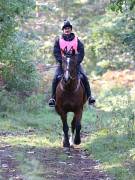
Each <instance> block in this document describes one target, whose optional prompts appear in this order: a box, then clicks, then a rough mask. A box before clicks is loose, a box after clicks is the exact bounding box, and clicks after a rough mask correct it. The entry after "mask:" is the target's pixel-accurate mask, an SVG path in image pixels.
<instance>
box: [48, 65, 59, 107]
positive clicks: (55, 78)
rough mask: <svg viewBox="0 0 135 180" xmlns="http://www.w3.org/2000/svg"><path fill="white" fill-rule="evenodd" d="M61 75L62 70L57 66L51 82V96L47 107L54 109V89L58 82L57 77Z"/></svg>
mask: <svg viewBox="0 0 135 180" xmlns="http://www.w3.org/2000/svg"><path fill="white" fill-rule="evenodd" d="M61 74H62V68H61V66H58V67H57V69H56V72H55V75H54V78H53V81H52V95H51V99H50V100H49V106H50V107H54V106H55V93H56V88H57V85H58V82H59V76H60V75H61Z"/></svg>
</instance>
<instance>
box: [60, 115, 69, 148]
mask: <svg viewBox="0 0 135 180" xmlns="http://www.w3.org/2000/svg"><path fill="white" fill-rule="evenodd" d="M61 119H62V123H63V132H64V138H63V147H70V144H69V137H68V130H69V127H68V124H67V113H62V115H61Z"/></svg>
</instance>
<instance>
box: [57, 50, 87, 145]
mask: <svg viewBox="0 0 135 180" xmlns="http://www.w3.org/2000/svg"><path fill="white" fill-rule="evenodd" d="M62 69H63V76H62V78H61V80H60V82H59V83H58V86H57V88H56V106H55V110H56V112H57V113H58V114H59V115H60V117H61V120H62V124H63V132H64V136H63V147H64V148H70V147H71V146H73V145H74V144H76V145H79V144H80V143H81V137H80V130H81V119H82V113H83V106H84V104H85V103H86V100H87V96H86V93H85V89H84V86H83V83H82V81H81V78H80V77H79V75H78V62H77V55H76V53H75V50H74V49H73V50H72V51H71V50H70V52H69V51H68V52H67V50H66V51H65V50H64V51H62ZM68 112H73V113H74V115H73V120H72V122H71V137H70V139H69V136H68V131H69V127H68V123H67V113H68ZM74 135H75V137H74Z"/></svg>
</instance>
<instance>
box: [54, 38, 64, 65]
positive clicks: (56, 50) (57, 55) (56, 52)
mask: <svg viewBox="0 0 135 180" xmlns="http://www.w3.org/2000/svg"><path fill="white" fill-rule="evenodd" d="M53 55H54V57H55V59H56V62H58V63H62V56H61V51H60V45H59V39H58V38H57V39H56V40H55V43H54V48H53Z"/></svg>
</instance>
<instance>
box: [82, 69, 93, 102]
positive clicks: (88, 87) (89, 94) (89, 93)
mask: <svg viewBox="0 0 135 180" xmlns="http://www.w3.org/2000/svg"><path fill="white" fill-rule="evenodd" d="M79 71H80V73H81V74H82V75H83V84H84V87H85V90H86V94H87V98H88V103H89V104H93V103H95V99H94V98H92V96H91V89H90V85H89V81H88V78H87V76H86V74H85V72H84V70H83V68H82V67H81V66H80V67H79Z"/></svg>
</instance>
